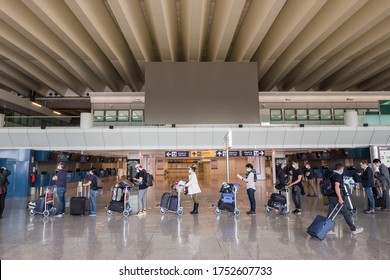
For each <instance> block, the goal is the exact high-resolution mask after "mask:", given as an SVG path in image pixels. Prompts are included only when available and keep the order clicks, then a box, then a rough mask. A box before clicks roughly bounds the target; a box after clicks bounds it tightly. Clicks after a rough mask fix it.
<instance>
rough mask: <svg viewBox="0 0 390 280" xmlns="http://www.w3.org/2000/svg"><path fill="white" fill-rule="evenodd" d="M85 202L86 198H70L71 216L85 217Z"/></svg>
mask: <svg viewBox="0 0 390 280" xmlns="http://www.w3.org/2000/svg"><path fill="white" fill-rule="evenodd" d="M85 201H86V198H85V197H84V196H74V197H71V198H70V214H71V215H77V216H80V215H85Z"/></svg>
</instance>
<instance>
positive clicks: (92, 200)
mask: <svg viewBox="0 0 390 280" xmlns="http://www.w3.org/2000/svg"><path fill="white" fill-rule="evenodd" d="M96 173H97V171H96V168H94V167H92V168H91V169H90V170H89V177H88V181H87V182H86V183H84V184H83V186H84V187H88V186H89V205H90V207H89V209H90V211H89V216H91V217H96V208H97V207H96V206H97V196H98V195H99V186H98V182H97V180H98V179H97V176H96Z"/></svg>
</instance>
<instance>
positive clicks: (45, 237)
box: [0, 178, 390, 260]
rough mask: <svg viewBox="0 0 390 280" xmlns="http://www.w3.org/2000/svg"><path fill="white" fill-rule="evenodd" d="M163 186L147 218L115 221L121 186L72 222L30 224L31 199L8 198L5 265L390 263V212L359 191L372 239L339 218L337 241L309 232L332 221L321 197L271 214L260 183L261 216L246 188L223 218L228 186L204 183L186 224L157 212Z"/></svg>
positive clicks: (0, 252)
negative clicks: (315, 223)
mask: <svg viewBox="0 0 390 280" xmlns="http://www.w3.org/2000/svg"><path fill="white" fill-rule="evenodd" d="M156 179H157V184H156V186H153V187H151V188H149V190H148V208H149V209H148V212H147V214H146V215H145V216H142V217H137V216H134V215H132V216H130V217H128V218H124V217H123V216H122V215H121V214H120V213H114V214H113V215H112V217H108V216H107V213H106V211H107V210H106V209H105V208H104V206H105V205H106V204H107V203H108V202H109V201H110V197H109V193H110V186H112V185H113V184H114V182H113V181H110V182H105V184H106V186H105V189H104V193H103V195H101V196H99V198H98V208H99V210H98V214H97V217H89V216H70V215H69V214H68V212H69V209H68V208H67V209H66V212H67V214H66V215H65V216H63V217H62V218H56V217H49V218H46V219H44V218H43V216H42V215H38V214H37V215H35V216H34V217H30V216H29V214H28V211H27V210H26V202H27V200H28V199H27V198H8V199H7V200H6V210H5V213H4V217H3V219H2V220H0V228H1V231H0V259H2V260H10V259H11V260H15V259H16V260H19V259H38V260H42V259H43V260H49V259H65V260H71V259H86V260H94V259H106V260H114V259H149V260H153V259H272V260H278V259H298V260H299V259H305V260H306V259H315V260H318V259H347V260H348V259H386V260H388V259H390V241H389V240H390V213H387V212H381V211H377V213H376V214H375V215H366V214H364V213H363V209H364V206H365V201H366V198H365V197H364V192H363V191H362V190H357V191H354V196H355V200H356V201H357V208H358V214H357V215H356V216H355V217H354V218H353V219H354V221H355V223H356V224H357V225H359V226H362V227H364V232H363V233H361V234H359V235H356V236H352V235H351V233H350V230H349V228H348V226H347V225H346V223H345V222H344V220H343V218H342V216H339V217H337V218H336V232H337V234H336V235H328V236H327V237H326V239H325V240H324V241H318V240H314V239H312V238H310V237H309V236H308V235H307V234H306V228H307V227H308V225H309V224H310V223H311V222H312V220H313V219H314V217H315V216H316V215H317V214H323V215H325V214H326V212H327V207H325V206H323V204H322V199H321V198H311V197H305V198H304V200H303V214H302V215H301V216H295V215H294V214H291V216H282V215H278V214H277V213H275V212H273V213H271V214H270V215H266V213H265V208H264V204H265V203H266V201H267V200H268V198H269V196H270V194H271V193H272V190H273V188H272V186H271V183H270V182H269V181H263V182H257V191H256V199H257V215H256V216H247V215H246V214H245V212H246V211H248V206H249V202H248V199H247V196H246V190H245V188H241V189H240V191H239V193H238V195H237V197H238V206H239V208H240V210H241V215H240V216H237V217H235V216H233V215H232V214H230V213H222V214H221V215H220V216H217V215H215V213H214V208H213V206H212V205H213V204H215V203H216V202H217V201H218V197H219V193H218V190H219V187H220V185H221V182H222V180H223V179H222V178H219V179H216V180H201V186H202V191H203V192H202V194H201V196H200V209H199V214H198V215H190V214H189V212H190V211H191V207H192V201H191V200H190V197H187V196H184V197H183V201H182V205H183V206H184V211H185V213H184V215H183V216H182V217H179V216H178V215H177V214H175V213H165V214H164V215H163V216H162V215H160V208H159V207H158V206H157V205H158V203H159V200H160V197H161V194H162V193H163V192H164V191H166V190H168V189H169V186H168V181H166V180H163V179H160V178H156ZM72 191H74V190H72V189H70V190H69V191H68V196H71V195H72ZM134 194H136V192H134ZM291 208H292V206H291Z"/></svg>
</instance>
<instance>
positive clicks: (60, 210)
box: [57, 187, 66, 214]
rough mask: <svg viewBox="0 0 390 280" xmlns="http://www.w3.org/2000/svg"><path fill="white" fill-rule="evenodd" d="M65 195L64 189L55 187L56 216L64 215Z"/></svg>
mask: <svg viewBox="0 0 390 280" xmlns="http://www.w3.org/2000/svg"><path fill="white" fill-rule="evenodd" d="M65 193H66V188H58V187H57V201H58V209H57V214H63V213H65Z"/></svg>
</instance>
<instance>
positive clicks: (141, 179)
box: [133, 163, 148, 216]
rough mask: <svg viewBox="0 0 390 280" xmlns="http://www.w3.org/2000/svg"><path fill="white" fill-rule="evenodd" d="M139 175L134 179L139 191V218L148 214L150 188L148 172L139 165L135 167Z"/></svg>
mask: <svg viewBox="0 0 390 280" xmlns="http://www.w3.org/2000/svg"><path fill="white" fill-rule="evenodd" d="M135 168H136V169H137V175H136V176H135V178H133V180H134V181H136V182H137V185H138V187H139V190H138V213H137V215H138V216H141V215H144V214H146V193H147V191H148V186H147V185H146V170H145V169H143V168H142V166H141V165H140V164H139V163H138V164H136V165H135Z"/></svg>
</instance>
